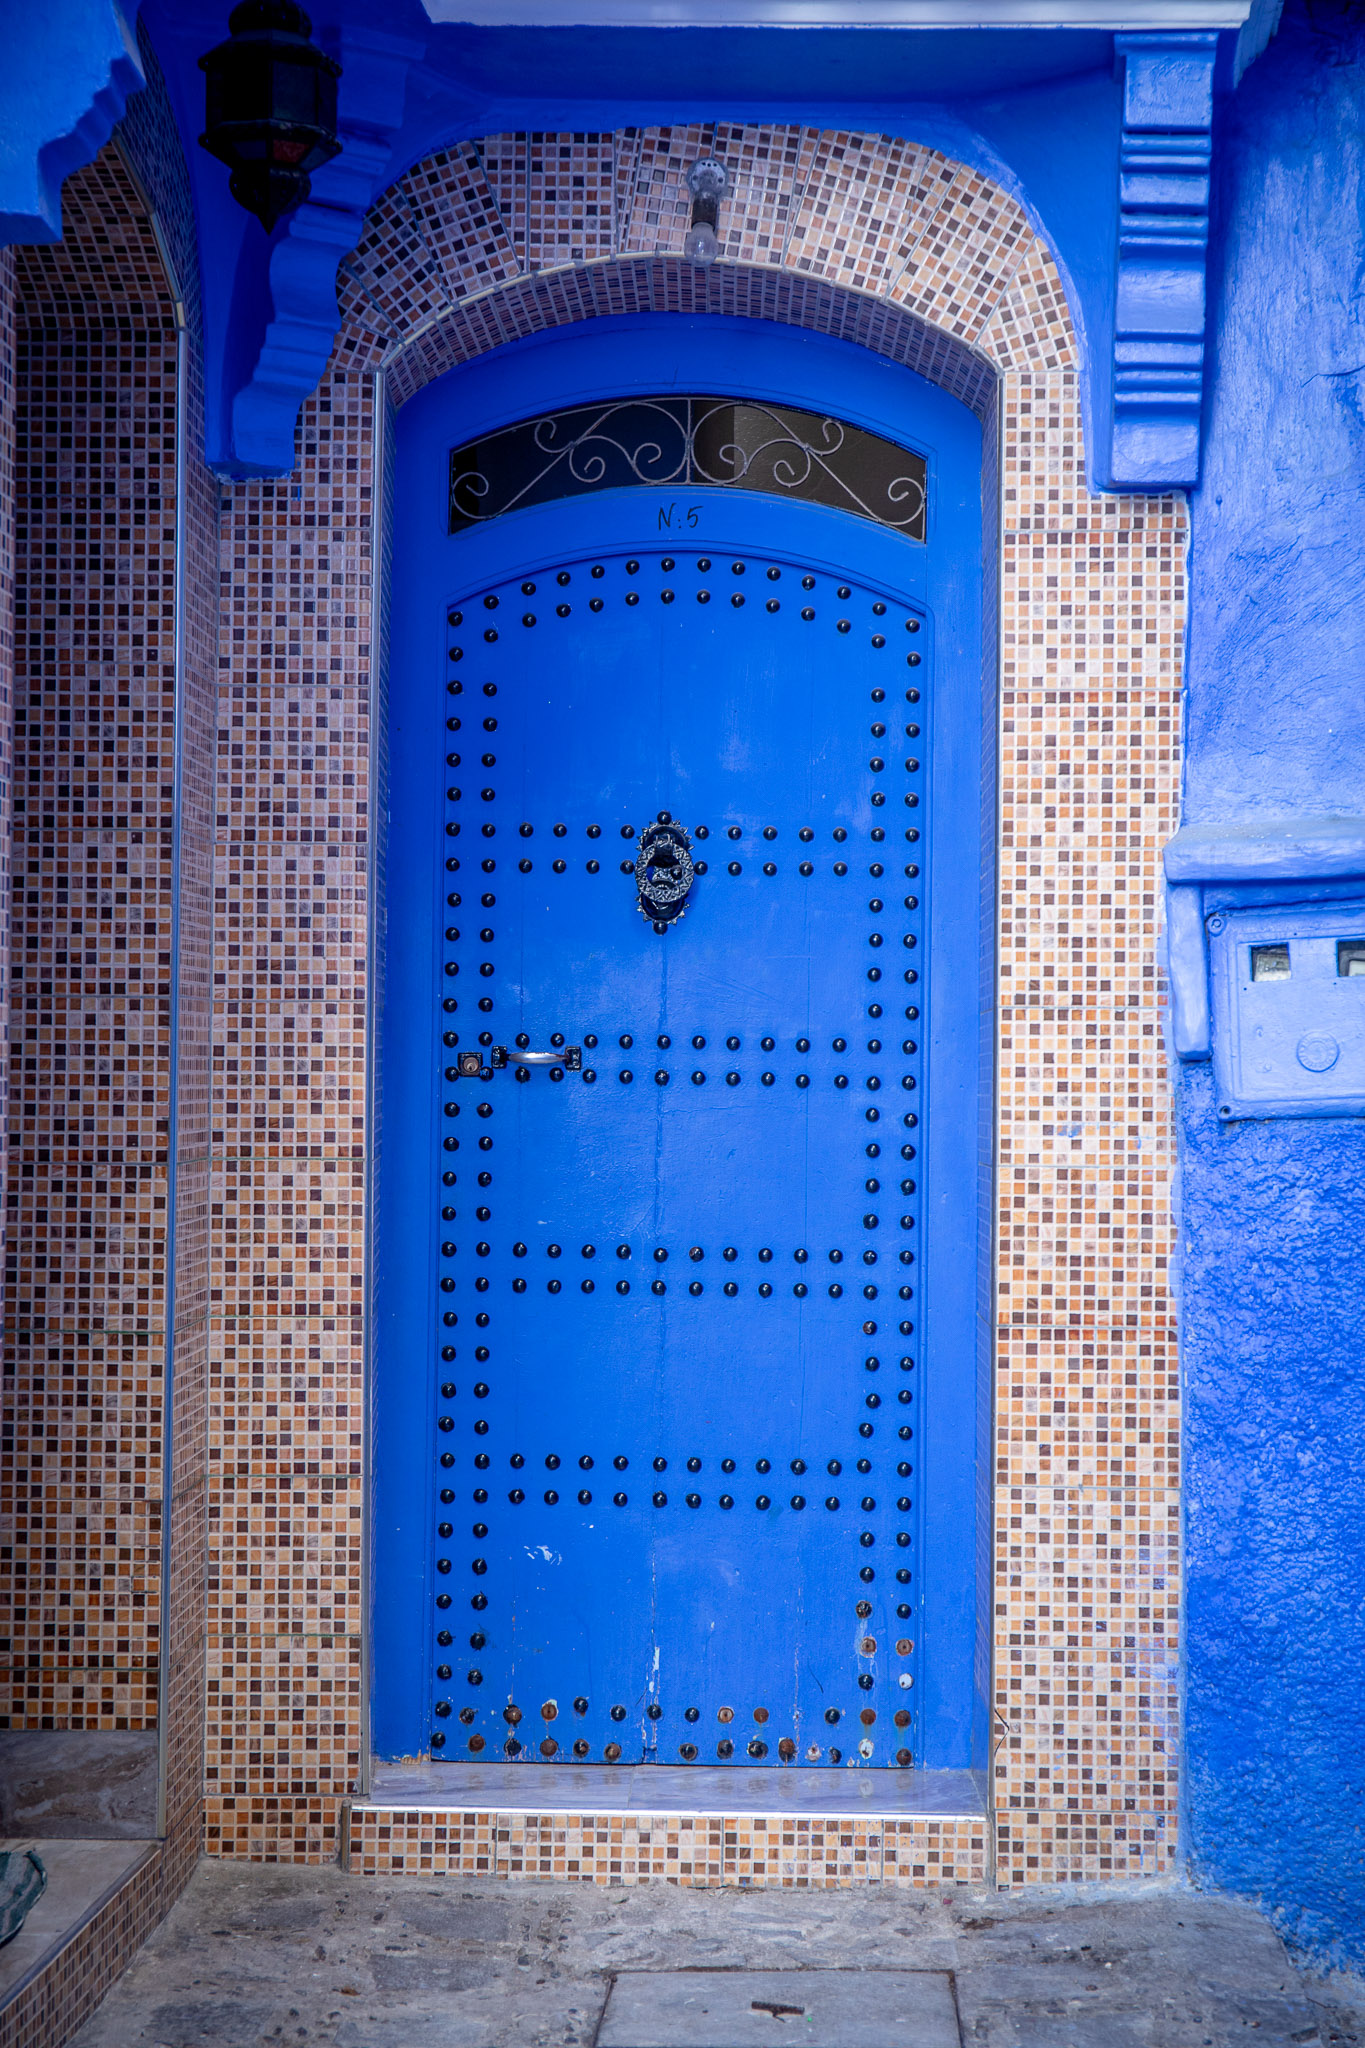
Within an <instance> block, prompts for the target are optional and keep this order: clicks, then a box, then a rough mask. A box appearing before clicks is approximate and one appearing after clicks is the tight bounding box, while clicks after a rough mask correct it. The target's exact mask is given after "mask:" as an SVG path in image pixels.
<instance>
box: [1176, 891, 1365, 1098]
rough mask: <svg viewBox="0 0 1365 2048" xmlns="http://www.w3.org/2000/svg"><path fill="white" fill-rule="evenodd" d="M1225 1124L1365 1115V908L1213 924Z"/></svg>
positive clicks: (1232, 916)
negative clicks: (1250, 1119) (1239, 1119)
mask: <svg viewBox="0 0 1365 2048" xmlns="http://www.w3.org/2000/svg"><path fill="white" fill-rule="evenodd" d="M1205 929H1206V932H1207V935H1208V942H1209V969H1210V982H1211V993H1212V997H1213V1018H1212V1022H1213V1032H1212V1038H1213V1071H1214V1079H1215V1082H1216V1084H1217V1091H1218V1098H1217V1099H1218V1115H1219V1117H1220V1118H1222V1119H1223V1120H1225V1121H1229V1120H1231V1119H1233V1118H1236V1117H1249V1116H1257V1117H1264V1116H1342V1115H1360V1114H1365V905H1363V904H1360V903H1346V902H1336V903H1299V904H1277V905H1275V906H1273V907H1266V906H1262V907H1257V908H1255V909H1251V908H1248V909H1245V910H1241V909H1232V910H1227V911H1216V912H1214V913H1213V915H1212V916H1210V917H1208V918H1206V920H1205Z"/></svg>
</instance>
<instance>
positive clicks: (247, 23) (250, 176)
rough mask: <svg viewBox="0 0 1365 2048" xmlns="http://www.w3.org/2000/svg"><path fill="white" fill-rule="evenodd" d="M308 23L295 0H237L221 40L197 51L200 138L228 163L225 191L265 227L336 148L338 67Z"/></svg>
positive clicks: (301, 194) (288, 207) (295, 200)
mask: <svg viewBox="0 0 1365 2048" xmlns="http://www.w3.org/2000/svg"><path fill="white" fill-rule="evenodd" d="M312 30H313V24H312V22H311V21H310V20H309V19H308V16H307V15H306V14H305V13H304V11H303V9H302V8H301V7H298V6H296V5H295V4H294V0H243V4H242V5H241V6H240V7H234V8H233V10H232V13H231V15H230V16H229V17H228V31H229V33H228V40H227V41H226V42H225V43H219V44H218V46H217V48H216V49H213V50H210V51H209V52H208V54H207V56H204V57H201V58H200V59H199V66H200V69H201V70H202V71H203V72H204V74H205V80H206V83H205V93H204V97H205V118H204V133H203V134H202V135H201V136H200V138H199V140H200V142H201V144H202V145H203V147H204V148H205V149H206V150H208V151H209V153H210V155H211V156H216V157H217V158H218V159H219V161H220V162H221V163H225V164H226V165H227V167H228V169H229V170H230V171H231V173H232V177H231V179H230V181H229V182H230V189H231V192H232V196H233V198H234V199H235V200H236V201H237V203H238V205H239V206H244V207H245V208H246V210H247V212H248V213H254V214H255V216H256V218H257V219H258V220H259V221H260V223H261V225H262V226H263V227H264V228H265V229H266V231H267V233H268V232H269V231H270V229H271V228H273V227H274V225H275V223H276V221H277V220H278V219H279V218H280V216H281V214H285V213H289V212H292V210H293V208H294V207H296V206H298V205H300V204H301V203H302V201H303V200H305V199H306V198H307V197H308V194H309V190H310V189H311V187H310V180H309V176H308V174H309V172H310V171H316V170H317V169H319V168H320V166H321V165H323V164H325V163H327V162H329V161H330V159H331V158H332V157H334V156H335V155H336V154H337V152H338V150H339V149H340V148H341V144H340V143H339V142H338V141H337V133H336V126H337V80H338V78H339V77H340V76H341V67H340V65H339V64H334V63H333V62H332V59H331V58H330V57H327V56H324V54H323V52H322V51H321V50H320V49H318V47H317V45H316V44H315V43H312V42H310V41H309V37H310V35H311V34H312Z"/></svg>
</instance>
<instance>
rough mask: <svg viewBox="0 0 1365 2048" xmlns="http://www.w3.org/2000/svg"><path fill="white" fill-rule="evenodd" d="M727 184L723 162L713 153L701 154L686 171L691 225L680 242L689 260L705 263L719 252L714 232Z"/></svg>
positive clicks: (711, 261) (728, 181) (713, 258)
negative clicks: (717, 159) (702, 155)
mask: <svg viewBox="0 0 1365 2048" xmlns="http://www.w3.org/2000/svg"><path fill="white" fill-rule="evenodd" d="M729 184H730V180H729V178H728V177H727V176H726V172H725V166H724V164H722V163H717V161H716V159H715V157H713V156H704V157H700V158H699V159H698V160H697V162H696V163H694V164H693V166H692V168H691V170H690V171H689V172H688V173H687V189H688V191H689V192H690V193H691V194H692V225H691V227H690V228H689V229H688V230H687V239H686V240H685V241H684V243H683V255H684V256H685V257H686V258H687V260H688V262H689V263H700V264H702V265H703V266H705V265H707V264H711V263H714V262H715V260H716V258H717V256H719V254H720V238H719V236H718V235H717V234H716V223H717V221H718V220H719V218H720V202H721V200H722V199H723V198H724V197H725V194H726V191H727V190H728V189H729Z"/></svg>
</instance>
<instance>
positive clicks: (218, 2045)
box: [72, 1860, 1365, 2048]
mask: <svg viewBox="0 0 1365 2048" xmlns="http://www.w3.org/2000/svg"><path fill="white" fill-rule="evenodd" d="M722 1976H728V1977H729V1979H730V1987H731V1989H732V1990H733V1991H735V1992H736V1994H737V1993H738V1989H739V1980H740V1978H741V1977H745V1978H748V1979H750V1980H751V1981H753V1982H755V1983H757V1982H759V1981H760V1980H761V1982H762V1983H763V1984H764V1985H766V1986H769V1987H771V1988H774V1990H776V1987H777V1986H778V1984H779V1980H780V1982H781V1983H782V1984H783V1985H786V1984H787V1983H789V1982H795V1983H796V1984H797V1986H798V1990H799V1996H800V2000H801V2001H802V2002H803V2011H802V2014H801V2016H800V2017H799V2018H798V2017H797V2016H795V2015H793V2014H790V2013H771V2012H769V2013H766V2014H764V2013H755V2012H754V2010H753V2000H752V1996H751V1998H750V2000H749V2004H748V2009H747V2010H745V2009H744V2008H743V2001H742V2000H741V2009H740V2010H739V2012H738V2013H737V2015H736V2016H735V2017H736V2021H737V2025H739V2026H744V2027H751V2026H752V2027H757V2028H758V2032H757V2033H752V2034H748V2033H741V2032H736V2031H734V2030H733V2029H732V2030H730V2032H729V2033H727V2035H726V2036H725V2048H732V2044H739V2043H743V2042H747V2041H749V2040H750V2039H753V2040H760V2041H765V2042H768V2043H771V2044H772V2048H785V2044H789V2043H793V2042H797V2041H812V2040H813V2039H814V2038H815V2037H813V2035H812V2032H811V2029H812V2026H813V2025H814V2024H816V2023H817V2021H818V2023H820V2024H823V2023H824V2020H825V2018H826V2017H827V2016H830V2024H831V2026H832V2025H833V2016H832V2014H831V2015H827V2014H826V2012H825V2009H824V2006H823V2004H822V2006H821V2009H820V2011H818V2012H816V2011H815V2008H814V2005H813V1999H812V1987H816V1986H821V1985H823V1986H825V1987H828V1986H830V1985H831V1984H832V1983H834V1980H835V1979H838V1980H839V1983H838V1984H835V1985H834V1988H835V1989H836V1990H837V1989H839V1988H840V1987H841V1986H842V1987H843V1988H848V1987H850V1986H851V1987H854V1992H853V1995H854V1999H855V2005H854V2008H853V2010H854V2013H855V2016H856V2013H857V2011H858V2010H859V2009H860V2008H859V2006H858V2004H857V2001H859V2000H861V2001H863V2002H864V2004H863V2007H862V2008H861V2009H866V2001H869V2000H870V2001H871V2011H872V2016H873V2018H874V2019H877V2018H884V2017H885V2014H886V2012H887V2011H888V2010H894V2012H897V2013H898V2012H900V2011H901V2009H902V2008H901V2006H900V2004H899V2001H898V1999H897V1998H896V1997H895V1996H894V1995H893V1994H894V1992H895V1991H897V1990H898V1989H899V1987H900V1986H901V1985H902V1984H903V1983H904V1982H905V1980H906V1979H907V1978H911V1979H914V1980H915V1983H916V1987H917V1989H918V1993H919V1997H920V2004H919V2005H917V2006H916V2007H914V2008H913V2009H908V2010H911V2011H912V2012H913V2014H914V2015H916V2016H923V2017H924V2019H925V2022H926V2024H927V2023H928V2020H929V2018H930V2017H931V2016H933V2015H935V2014H936V2013H937V2012H938V2011H939V2010H940V2008H939V2007H937V2006H934V2005H931V2004H930V2003H929V2000H930V1998H931V1996H932V1997H935V1998H937V1997H940V1996H941V1990H942V1987H943V1986H944V1985H945V1984H951V1986H952V1987H953V1988H954V1990H955V1993H956V1999H957V2014H958V2020H957V2022H956V2023H955V2024H960V2029H961V2032H960V2037H959V2034H958V2033H957V2032H956V2031H954V2032H953V2033H951V2034H949V2035H947V2036H945V2037H941V2038H943V2039H946V2040H947V2041H948V2042H950V2043H952V2044H954V2048H956V2043H957V2042H958V2040H959V2038H960V2041H961V2043H962V2048H1229V2044H1232V2043H1239V2044H1240V2043H1246V2044H1247V2048H1250V2044H1251V2043H1252V2042H1255V2043H1257V2044H1258V2048H1291V2044H1292V2048H1365V2003H1359V2002H1353V2000H1352V1997H1351V1996H1350V1995H1349V1994H1350V1987H1349V1986H1348V1985H1347V1984H1346V1982H1345V1980H1342V1981H1340V1982H1336V1981H1334V1982H1333V1983H1332V1984H1330V1985H1329V1984H1328V1983H1327V1982H1326V1981H1325V1980H1322V1979H1318V1980H1315V1981H1314V1982H1313V1983H1312V1984H1311V1985H1309V1984H1306V1983H1305V1980H1304V1979H1303V1978H1301V1977H1300V1975H1299V1973H1298V1972H1297V1970H1296V1969H1295V1968H1294V1966H1293V1963H1292V1962H1291V1960H1290V1958H1289V1956H1288V1955H1287V1954H1286V1951H1285V1948H1284V1945H1283V1943H1282V1942H1281V1941H1280V1939H1279V1937H1278V1936H1277V1935H1276V1933H1275V1932H1274V1930H1273V1928H1271V1927H1270V1926H1269V1924H1268V1923H1267V1921H1266V1920H1265V1919H1264V1918H1263V1917H1262V1915H1261V1914H1260V1913H1258V1912H1257V1911H1256V1910H1255V1908H1254V1907H1252V1906H1250V1905H1247V1904H1246V1903H1244V1902H1241V1901H1238V1900H1235V1899H1225V1898H1219V1897H1216V1896H1210V1895H1207V1894H1203V1893H1197V1892H1193V1891H1190V1890H1187V1889H1185V1888H1183V1887H1180V1886H1167V1887H1162V1886H1157V1885H1152V1884H1148V1885H1132V1884H1114V1885H1087V1886H1057V1887H1041V1886H1040V1887H1038V1888H1036V1889H1033V1890H1030V1891H1027V1892H1022V1893H1017V1894H1007V1893H998V1892H995V1891H991V1890H987V1889H985V1888H981V1889H969V1888H966V1887H964V1888H962V1889H961V1890H956V1889H955V1890H944V1891H913V1890H909V1889H904V1890H902V1889H901V1888H899V1887H896V1886H891V1885H866V1886H858V1887H856V1888H853V1889H847V1890H830V1891H823V1890H810V1891H783V1890H778V1889H772V1890H761V1889H760V1890H751V1889H738V1888H730V1889H717V1890H713V1891H704V1890H695V1891H694V1890H691V1889H684V1888H683V1887H681V1886H677V1885H669V1884H648V1885H639V1886H633V1887H618V1888H616V1889H608V1888H606V1887H603V1886H599V1885H593V1884H569V1883H555V1884H545V1883H536V1882H531V1881H510V1882H509V1881H507V1880H505V1879H497V1878H459V1877H449V1878H442V1877H430V1876H428V1877H402V1878H369V1877H361V1876H357V1875H352V1874H350V1873H349V1872H345V1871H341V1870H337V1869H334V1868H317V1867H299V1866H287V1865H266V1864H249V1863H237V1862H228V1861H221V1860H214V1861H205V1862H204V1863H202V1864H201V1865H200V1867H199V1869H198V1870H197V1872H196V1873H195V1876H194V1878H193V1880H192V1881H191V1883H190V1885H189V1887H188V1889H187V1890H186V1892H185V1893H184V1895H183V1896H182V1898H181V1899H180V1901H179V1902H178V1904H177V1905H176V1907H175V1908H174V1910H173V1911H172V1912H171V1914H170V1915H169V1916H168V1918H167V1919H166V1920H165V1921H164V1922H163V1924H162V1925H161V1927H159V1928H158V1929H157V1931H156V1933H155V1934H154V1935H153V1936H152V1938H151V1940H150V1941H149V1942H148V1943H147V1944H146V1946H145V1947H144V1948H143V1949H142V1951H141V1952H140V1954H138V1955H137V1956H136V1957H135V1958H134V1959H133V1961H132V1963H131V1964H130V1966H129V1968H128V1969H127V1971H126V1972H125V1974H124V1976H123V1977H122V1978H121V1979H120V1981H119V1982H118V1983H117V1984H116V1985H115V1986H114V1987H113V1989H112V1990H111V1991H110V1993H109V1995H108V1997H107V1998H106V1999H105V2001H104V2003H103V2005H102V2006H101V2007H100V2008H99V2010H98V2012H96V2013H95V2014H93V2015H92V2017H91V2018H90V2020H89V2021H88V2022H87V2023H86V2025H85V2027H84V2028H83V2029H82V2031H81V2032H80V2034H79V2035H77V2036H76V2039H75V2042H74V2043H73V2044H72V2048H619V2044H623V2043H624V2042H625V2041H626V2040H627V2039H629V2038H630V2029H631V2028H632V2027H634V2031H635V2032H637V2033H640V2034H641V2039H642V2041H652V2040H655V2039H659V2040H667V2041H672V2040H677V2041H679V2042H681V2041H686V2042H687V2043H688V2044H689V2048H701V2043H702V2041H703V2040H704V2038H705V2037H704V2035H702V2034H697V2033H692V2034H676V2033H675V2034H668V2033H665V2032H660V2031H659V2029H660V2028H661V2027H662V2026H663V2023H664V2017H665V2015H664V2013H663V2006H660V2005H657V2003H656V2010H655V2012H654V2015H653V2017H652V2018H650V2019H649V2024H650V2025H651V2026H654V2028H655V2031H654V2032H653V2033H649V2032H647V2031H644V2030H643V2023H642V2025H641V2026H635V2024H634V2023H635V2015H634V2014H633V2013H632V2012H631V2011H629V2010H628V2008H627V2006H626V2004H625V2003H623V2002H618V2001H623V2000H624V1999H625V1996H626V1990H627V1988H629V1989H630V1991H631V1995H632V1996H643V1995H644V1993H645V1992H646V1991H649V1992H651V1993H652V1994H653V1995H654V1996H655V1997H656V2001H657V2000H658V1999H659V1998H660V1997H662V1998H663V2001H664V2004H665V2005H666V2003H667V2000H668V1998H669V1997H670V1996H671V1994H670V1993H668V1992H667V1991H666V1990H662V1991H661V1986H662V1985H663V1980H665V1979H671V1980H672V1982H673V1983H674V1984H675V1985H676V1984H677V1983H678V1982H679V1981H680V1980H682V1979H685V1978H689V1977H690V1978H691V1979H693V1980H696V1979H701V1978H704V1979H705V1980H706V1982H707V1986H708V1996H710V1997H713V1998H714V1996H715V1995H716V1993H715V1990H714V1989H713V1988H711V1987H713V1986H714V1985H715V1983H716V1982H717V1980H718V1979H719V1978H720V1977H722ZM646 1977H648V1978H650V1979H652V1980H653V1982H652V1984H650V1985H646V1984H645V1983H644V1982H643V1980H644V1979H645V1978H646ZM628 1980H629V1985H628ZM614 1987H615V1988H614ZM930 1987H932V1989H931V1988H930ZM826 1997H827V1990H826V1989H822V1990H821V1991H820V1998H821V2000H822V2001H823V2000H825V1999H826ZM1362 1997H1365V1993H1362ZM775 2002H776V2003H778V2004H784V2003H791V2004H796V2003H797V2002H798V1996H797V1994H793V1995H792V1996H791V1997H790V1999H788V1998H787V1997H786V1996H785V1995H782V1996H777V1997H776V1998H775ZM807 2007H809V2008H810V2009H811V2011H812V2014H813V2017H812V2019H811V2020H809V2021H808V2020H807V2018H806V2008H807ZM689 2014H690V2015H691V2016H692V2017H696V2016H697V2015H696V2012H695V2008H688V2009H687V2011H686V2012H685V2013H683V2014H682V2017H683V2018H687V2017H688V2015H689ZM672 2023H673V2022H672V2021H671V2020H670V2021H669V2024H672ZM841 2023H843V2022H842V2020H841ZM852 2023H853V2022H852V2020H849V2021H848V2024H849V2025H852ZM727 2024H728V2022H727ZM622 2027H625V2028H626V2029H627V2031H626V2032H624V2033H623V2032H621V2031H619V2030H620V2029H621V2028H622ZM612 2030H617V2031H615V2032H613V2031H612ZM828 2038H829V2039H830V2040H832V2041H833V2040H836V2039H843V2038H846V2039H847V2040H848V2041H849V2043H850V2044H852V2043H853V2042H855V2041H856V2042H859V2043H861V2042H862V2040H863V2039H864V2036H862V2035H858V2034H856V2033H850V2034H847V2035H846V2036H843V2037H840V2036H837V2035H835V2034H833V2033H831V2034H830V2035H829V2037H828ZM891 2038H892V2039H896V2038H898V2037H897V2036H895V2035H892V2036H891ZM899 2038H901V2039H902V2040H905V2041H906V2042H913V2043H914V2048H929V2043H930V2042H932V2043H933V2048H939V2038H938V2037H935V2036H933V2035H930V2036H928V2037H927V2039H926V2040H925V2041H924V2042H920V2041H919V2040H917V2039H916V2037H915V2036H914V2035H908V2036H906V2035H902V2036H901V2037H899Z"/></svg>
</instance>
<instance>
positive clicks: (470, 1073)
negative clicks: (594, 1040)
mask: <svg viewBox="0 0 1365 2048" xmlns="http://www.w3.org/2000/svg"><path fill="white" fill-rule="evenodd" d="M484 1057H485V1056H484V1054H483V1053H481V1052H462V1053H461V1054H460V1055H459V1057H458V1058H457V1059H456V1061H455V1071H456V1073H457V1074H458V1075H459V1077H460V1079H461V1080H462V1081H487V1080H489V1079H490V1078H491V1076H492V1072H493V1069H494V1067H563V1068H564V1069H565V1071H566V1072H567V1073H570V1074H581V1073H582V1071H583V1048H582V1046H581V1045H565V1046H561V1048H560V1049H559V1051H558V1052H520V1051H518V1049H517V1048H516V1047H515V1046H514V1047H513V1048H512V1050H511V1052H509V1051H508V1050H507V1047H506V1046H505V1045H493V1046H490V1047H489V1049H488V1054H487V1059H488V1065H487V1066H485V1065H484Z"/></svg>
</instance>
